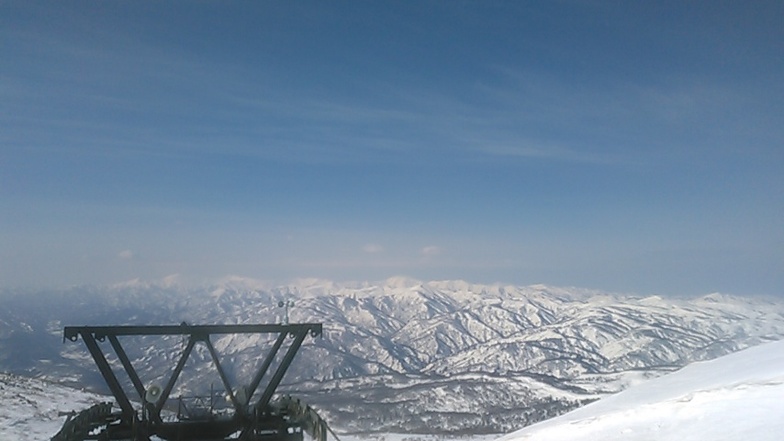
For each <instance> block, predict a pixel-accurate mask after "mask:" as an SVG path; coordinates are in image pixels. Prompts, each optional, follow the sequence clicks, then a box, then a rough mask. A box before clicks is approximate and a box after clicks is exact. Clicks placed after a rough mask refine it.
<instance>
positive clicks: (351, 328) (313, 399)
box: [0, 277, 784, 432]
mask: <svg viewBox="0 0 784 441" xmlns="http://www.w3.org/2000/svg"><path fill="white" fill-rule="evenodd" d="M0 295H2V296H3V299H4V302H5V303H6V304H8V305H9V306H10V307H9V308H7V309H6V310H5V311H4V312H0V349H2V350H3V351H2V352H4V353H6V354H10V353H14V354H16V355H15V356H14V358H9V357H7V356H6V357H0V369H2V370H10V371H12V372H17V373H25V374H29V375H33V376H38V377H41V378H45V379H50V380H53V381H62V379H68V381H69V382H73V383H78V384H82V385H85V386H90V387H99V388H100V381H99V380H100V379H99V378H98V377H97V375H96V374H95V368H94V367H93V366H92V362H91V361H90V360H89V358H88V357H86V356H85V352H86V351H84V349H83V348H81V347H80V346H75V345H74V344H66V345H63V344H62V342H61V332H62V326H63V325H83V324H114V325H117V324H176V323H180V322H183V321H186V322H188V323H191V324H208V323H224V324H239V323H270V322H280V321H281V320H282V316H283V313H284V311H283V309H281V308H278V307H277V304H278V302H280V301H282V300H291V301H293V302H294V306H293V307H291V308H290V310H289V316H290V320H291V322H322V323H324V328H323V329H324V332H323V337H322V338H319V339H315V340H308V341H306V343H305V344H304V345H303V348H302V350H301V351H300V353H299V354H298V356H297V359H295V361H294V364H293V365H292V368H291V370H290V372H289V373H288V374H287V376H286V378H285V379H284V384H283V385H282V386H281V388H282V390H285V391H291V392H296V393H297V394H298V395H300V396H302V397H303V399H305V401H307V402H308V403H311V404H313V405H314V406H315V407H317V408H319V409H320V412H322V413H324V414H325V415H326V416H327V419H328V420H330V421H332V422H334V424H336V426H337V427H339V428H341V429H343V430H347V431H369V430H381V431H403V432H428V431H431V430H432V429H434V427H433V426H434V425H435V426H436V427H435V429H436V431H438V430H442V429H439V427H444V428H447V427H448V428H449V429H443V430H450V431H465V430H474V431H476V430H479V431H496V432H502V431H506V430H511V429H514V428H519V427H522V426H523V425H525V424H528V423H531V422H533V421H537V420H539V419H542V418H544V417H548V416H553V415H555V414H558V413H561V412H563V411H565V410H568V409H571V408H573V407H576V406H578V405H580V404H584V403H585V402H589V401H592V400H595V399H597V398H599V397H600V396H602V395H605V394H607V393H612V392H617V391H618V390H620V389H622V388H624V387H626V386H627V385H628V384H633V383H634V382H636V381H639V380H640V379H642V378H649V377H653V376H658V375H660V374H661V373H663V372H668V371H672V370H675V369H677V368H678V367H681V366H683V365H685V364H687V363H689V362H692V361H698V360H705V359H710V358H715V357H717V356H720V355H723V354H726V353H730V352H733V351H737V350H739V349H742V348H745V347H749V346H752V345H755V344H759V343H761V342H765V341H769V340H776V339H779V338H781V337H782V336H784V303H783V302H780V301H777V300H776V299H770V298H763V299H760V298H743V297H738V296H729V295H725V294H715V293H714V294H708V295H705V296H701V297H697V298H692V299H688V298H665V297H661V296H636V295H624V294H618V293H606V292H602V291H598V290H590V289H580V288H562V287H550V286H547V285H531V286H514V285H505V284H493V285H482V284H473V283H469V282H465V281H461V280H457V281H454V280H453V281H433V282H422V281H418V280H415V279H409V278H391V279H388V281H386V282H384V283H380V284H379V283H371V282H350V283H338V282H332V281H328V280H322V279H308V280H302V281H300V282H299V284H289V285H272V284H269V283H267V282H261V281H256V280H253V279H245V278H239V277H228V278H226V279H224V280H223V281H221V282H219V283H216V284H213V285H210V286H202V287H195V288H194V287H186V286H183V285H181V284H179V283H177V282H176V280H175V279H174V278H168V279H167V281H165V283H158V284H155V283H146V282H141V281H135V282H133V283H125V284H118V285H114V286H112V287H103V288H101V287H92V288H72V289H69V290H55V291H45V292H37V293H32V294H31V293H27V294H25V293H22V292H16V294H14V293H9V292H5V293H3V294H0ZM213 343H214V345H215V347H216V348H218V350H219V352H220V353H221V354H222V357H225V358H227V359H228V360H230V361H232V363H231V364H232V365H233V367H232V368H231V372H230V374H231V376H232V378H234V379H236V381H238V382H241V381H245V380H243V378H245V379H247V378H248V377H249V376H252V371H253V369H254V367H255V366H256V363H255V362H254V360H256V358H257V357H258V356H259V354H258V349H259V347H264V345H265V344H269V340H265V339H264V338H260V337H258V336H256V337H250V336H243V335H239V336H221V337H219V338H216V339H215V341H213ZM180 344H181V341H180V340H178V339H175V338H169V339H161V340H159V341H155V342H152V340H150V339H146V340H145V339H137V340H133V341H130V342H129V344H128V347H130V348H131V349H128V347H126V350H128V351H129V356H130V357H131V358H132V360H133V361H134V363H135V365H137V366H138V367H137V369H139V371H140V375H141V376H142V377H143V379H144V380H145V381H151V380H150V379H155V378H156V376H160V374H156V372H159V371H161V370H162V368H163V366H164V365H165V364H166V363H167V362H170V360H171V359H172V357H174V356H175V355H176V354H177V353H178V351H179V350H180V349H179V347H180V346H178V345H180ZM140 348H144V349H143V350H142V349H140ZM194 353H195V356H196V358H197V361H198V363H201V364H204V363H206V362H207V360H209V355H208V354H206V353H203V352H199V351H198V350H197V351H195V352H194ZM189 363H190V362H189ZM198 363H196V364H195V365H194V367H189V368H188V369H191V370H190V371H188V375H189V376H188V377H187V378H188V379H183V381H181V382H179V383H178V385H177V391H178V392H182V393H185V392H193V389H196V388H197V385H199V384H201V385H204V384H209V378H213V379H214V372H211V371H210V369H207V368H202V367H199V366H200V365H198ZM216 383H217V384H219V382H216ZM325 390H326V391H330V392H329V393H326V392H324V391H325ZM510 391H515V393H514V394H511V393H510ZM403 392H405V393H403ZM465 403H471V405H470V406H468V407H466V405H465ZM450 406H451V407H450ZM433 409H436V410H433ZM450 409H451V410H450ZM466 409H470V410H471V411H470V412H464V410H466ZM358 412H361V413H363V416H362V417H358V416H357V413H358ZM468 414H471V415H472V416H470V417H469V415H468ZM423 415H425V416H423Z"/></svg>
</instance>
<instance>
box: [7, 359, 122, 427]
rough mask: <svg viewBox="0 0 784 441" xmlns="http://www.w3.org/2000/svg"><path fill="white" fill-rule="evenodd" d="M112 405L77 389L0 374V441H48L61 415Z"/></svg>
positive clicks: (60, 423)
mask: <svg viewBox="0 0 784 441" xmlns="http://www.w3.org/2000/svg"><path fill="white" fill-rule="evenodd" d="M107 401H112V399H111V398H109V397H102V396H99V395H96V394H91V393H88V392H82V391H80V390H78V389H72V388H69V387H63V386H58V385H56V384H52V383H47V382H44V381H39V380H34V379H30V378H25V377H20V376H17V375H10V374H5V373H0V402H2V406H0V440H2V441H12V440H48V439H49V438H51V437H52V436H53V435H54V434H56V433H57V431H59V430H60V428H61V427H62V426H63V422H64V421H65V416H62V415H61V412H73V411H76V412H79V411H81V410H83V409H86V408H88V407H90V406H92V405H93V404H98V403H102V402H107Z"/></svg>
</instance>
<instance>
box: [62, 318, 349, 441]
mask: <svg viewBox="0 0 784 441" xmlns="http://www.w3.org/2000/svg"><path fill="white" fill-rule="evenodd" d="M321 333H322V329H321V324H320V323H300V324H258V325H197V326H191V325H188V324H186V323H183V324H182V325H173V326H67V327H66V328H65V330H64V333H63V342H65V341H66V340H68V341H71V342H76V341H78V340H79V338H81V339H82V341H83V342H84V343H85V345H86V346H87V350H88V351H89V352H90V355H91V356H92V358H93V360H94V361H95V364H96V366H97V367H98V370H99V371H100V373H101V375H102V376H103V378H104V380H105V381H106V384H107V386H108V387H109V390H110V391H111V393H112V395H113V396H114V399H115V400H116V407H118V408H119V411H116V410H114V406H112V404H111V403H103V404H98V405H95V406H92V407H90V408H88V409H85V410H83V411H82V412H80V413H78V414H73V415H71V416H69V418H68V420H67V421H66V422H65V424H64V425H63V428H62V429H61V430H60V432H58V433H57V434H56V435H55V436H54V437H53V438H52V439H51V440H52V441H84V440H105V441H109V440H112V441H114V440H122V441H151V440H156V439H162V440H166V441H224V440H237V441H261V440H263V441H301V440H302V439H303V435H302V434H303V431H304V432H305V433H308V434H309V435H310V436H311V437H312V438H313V439H314V440H316V441H326V439H327V433H328V432H330V433H332V434H333V436H334V432H332V431H331V430H330V429H329V427H328V426H327V424H326V422H325V421H324V420H323V419H321V417H319V416H318V414H317V413H316V412H315V411H314V410H313V409H312V408H310V406H308V405H306V404H304V403H302V402H301V401H299V400H296V399H293V398H291V397H289V396H284V397H282V398H279V399H276V400H274V401H273V397H274V396H275V391H276V389H277V387H278V385H279V384H280V382H281V380H282V379H283V376H284V375H285V373H286V371H287V370H288V368H289V365H291V362H292V361H293V360H294V356H295V355H296V354H297V351H298V350H299V349H300V347H301V345H302V343H303V341H304V340H305V338H307V337H308V336H310V337H318V336H320V335H321ZM222 334H273V335H274V334H277V338H276V339H275V342H274V343H273V344H272V347H271V348H269V349H268V351H267V354H266V356H265V357H264V358H263V360H261V362H260V364H259V366H258V368H257V370H256V372H255V375H254V376H253V380H252V381H251V383H250V384H249V385H248V386H247V387H238V385H232V384H231V383H230V381H229V378H228V376H227V375H226V371H225V369H224V367H223V366H222V364H221V360H220V356H219V354H218V352H217V351H216V350H215V347H214V346H213V344H212V341H211V337H213V336H216V335H222ZM176 335H179V336H182V337H183V339H184V340H185V339H187V344H186V345H185V348H184V349H183V351H182V353H181V355H180V357H179V360H178V361H177V363H176V365H175V366H174V369H173V371H172V372H171V375H170V376H169V378H168V380H167V381H166V382H165V384H164V385H163V386H156V385H152V386H148V387H146V388H145V386H144V384H143V383H142V380H141V379H140V378H139V375H138V373H137V371H136V369H135V368H134V366H133V365H132V364H131V360H130V358H129V357H128V355H127V353H126V352H125V349H124V348H123V346H122V344H121V341H120V338H121V337H126V336H176ZM184 340H183V341H184ZM287 340H288V343H287ZM107 341H108V346H110V347H111V351H112V352H113V353H114V354H113V355H114V357H115V359H116V360H119V364H120V365H122V370H123V371H124V373H125V375H126V379H127V380H129V381H130V384H131V385H132V386H133V391H134V392H135V393H136V395H137V398H138V399H136V400H132V399H131V398H130V397H129V396H128V394H127V393H126V391H125V389H124V388H123V386H122V383H121V381H120V379H119V378H118V376H117V374H116V373H115V369H113V368H112V365H111V364H110V362H109V361H108V359H107V357H106V355H107V354H109V352H104V351H105V350H108V348H107V345H106V344H105V343H106V342H107ZM286 343H287V344H286ZM197 344H202V345H204V346H206V348H207V350H208V351H209V354H210V356H211V358H212V362H213V365H214V367H215V368H216V370H217V372H218V375H219V376H220V379H221V382H222V383H223V389H224V391H225V396H226V397H228V400H229V402H230V406H229V407H228V408H227V409H224V410H223V411H221V412H216V411H214V409H212V407H211V406H210V407H209V408H208V409H207V411H204V409H202V411H200V412H197V413H194V412H190V411H188V409H187V408H185V409H183V406H182V405H181V406H180V409H179V411H178V412H177V415H176V416H171V415H170V413H171V414H173V412H169V413H166V412H164V409H171V406H168V407H167V402H168V401H169V395H170V394H171V393H172V389H173V388H174V386H175V384H176V383H177V380H178V378H180V375H181V374H182V372H183V368H184V367H185V363H186V361H188V358H189V357H190V355H191V353H192V352H193V349H194V347H195V346H196V345H197ZM284 346H287V349H286V350H285V352H281V349H282V348H283V347H284ZM279 353H283V357H282V359H280V361H279V362H278V363H277V365H276V367H275V369H274V372H272V374H271V376H269V377H268V375H267V374H268V371H270V367H271V366H272V365H273V362H275V361H276V360H277V359H278V358H279V357H278V354H279ZM116 364H117V363H116V361H115V365H116ZM116 370H118V371H119V368H117V369H116ZM266 377H268V378H269V379H268V380H267V381H266V384H265V386H264V387H263V389H260V387H259V386H260V385H261V384H262V380H263V379H265V378H266ZM126 384H127V381H126ZM257 389H259V393H258V394H257V393H256V392H257ZM255 395H258V399H257V400H256V401H252V398H253V397H254V396H255ZM183 410H185V411H183ZM336 438H337V437H336Z"/></svg>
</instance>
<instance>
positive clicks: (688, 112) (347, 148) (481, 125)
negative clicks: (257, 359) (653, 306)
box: [0, 0, 784, 295]
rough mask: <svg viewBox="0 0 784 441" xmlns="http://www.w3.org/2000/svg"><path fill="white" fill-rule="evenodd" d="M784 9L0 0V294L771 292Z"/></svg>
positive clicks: (783, 286) (779, 242)
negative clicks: (162, 285)
mask: <svg viewBox="0 0 784 441" xmlns="http://www.w3.org/2000/svg"><path fill="white" fill-rule="evenodd" d="M782 22H784V3H782V2H780V1H769V2H768V1H743V2H740V1H733V2H725V1H689V2H682V1H657V2H630V1H531V2H510V1H428V0H424V1H410V2H406V1H378V2H348V1H298V2H272V1H253V2H251V1H242V2H239V1H237V2H231V1H221V2H218V1H156V2H138V1H123V0H116V1H111V2H97V1H96V2H92V1H91V2H88V1H65V2H63V1H56V2H46V1H40V2H28V1H2V2H0V287H27V286H37V287H43V286H63V285H80V284H106V283H114V282H119V281H124V280H130V279H134V278H140V279H142V280H158V279H161V278H164V277H167V276H170V275H173V274H179V275H180V277H181V278H182V279H183V280H191V281H202V280H210V279H212V278H220V277H223V276H226V275H239V276H245V277H252V278H258V279H264V280H281V281H282V280H288V279H293V278H299V277H318V278H327V279H332V280H337V281H348V280H368V281H374V280H382V279H384V278H387V277H391V276H400V275H404V276H409V277H413V278H419V279H422V280H442V279H463V280H467V281H471V282H475V283H495V282H500V283H510V284H520V285H528V284H535V283H546V284H552V285H561V286H580V287H586V288H596V289H604V290H611V291H624V292H637V293H645V294H649V293H655V294H672V295H680V294H707V293H710V292H716V291H719V292H724V293H732V294H743V295H745V294H764V295H784V223H783V222H782V218H783V217H784V123H783V121H782V120H783V119H784V81H782V79H784V26H781V23H782Z"/></svg>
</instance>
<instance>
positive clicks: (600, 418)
mask: <svg viewBox="0 0 784 441" xmlns="http://www.w3.org/2000/svg"><path fill="white" fill-rule="evenodd" d="M782 439H784V341H778V342H774V343H767V344H763V345H761V346H755V347H753V348H749V349H746V350H744V351H740V352H736V353H733V354H730V355H726V356H724V357H721V358H717V359H715V360H711V361H705V362H700V363H694V364H691V365H689V366H686V367H685V368H683V369H681V370H679V371H677V372H675V373H672V374H669V375H666V376H664V377H659V378H656V379H653V380H650V381H647V382H645V383H642V384H640V385H637V386H633V387H631V388H629V389H627V390H625V391H623V392H620V393H618V394H616V395H613V396H610V397H607V398H604V399H601V400H599V401H597V402H595V403H592V404H589V405H587V406H585V407H582V408H580V409H577V410H575V411H573V412H570V413H567V414H565V415H561V416H560V417H557V418H554V419H551V420H547V421H543V422H541V423H538V424H534V425H532V426H529V427H526V428H525V429H522V430H519V431H517V432H514V433H511V434H509V435H506V436H504V437H502V438H500V439H499V441H523V440H546V441H561V440H564V441H566V440H568V441H589V440H602V441H613V440H634V441H646V440H651V441H652V440H657V441H670V440H672V441H675V440H677V441H692V440H693V441H736V440H737V441H780V440H782Z"/></svg>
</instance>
